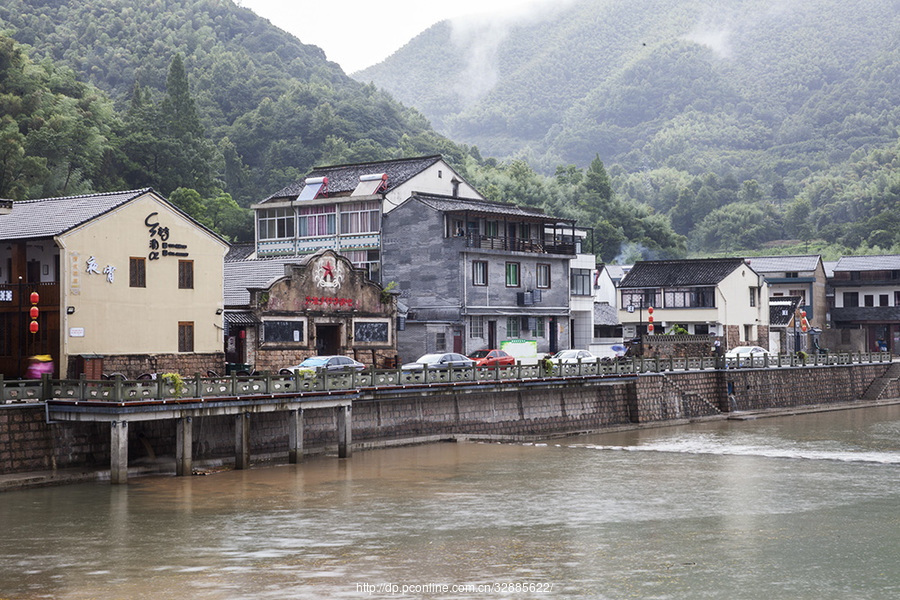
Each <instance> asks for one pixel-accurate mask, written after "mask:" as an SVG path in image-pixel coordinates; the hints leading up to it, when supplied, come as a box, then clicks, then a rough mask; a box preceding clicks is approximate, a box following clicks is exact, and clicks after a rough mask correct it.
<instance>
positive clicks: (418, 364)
mask: <svg viewBox="0 0 900 600" xmlns="http://www.w3.org/2000/svg"><path fill="white" fill-rule="evenodd" d="M474 364H475V361H474V360H472V359H471V358H469V357H468V356H463V355H462V354H457V353H456V352H439V353H436V354H425V355H423V356H420V357H419V358H418V359H417V360H416V361H415V362H411V363H406V364H405V365H403V366H402V367H401V368H402V369H406V370H410V369H423V368H425V366H427V367H428V368H429V369H438V368H449V367H471V366H473V365H474Z"/></svg>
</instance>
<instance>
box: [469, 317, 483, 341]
mask: <svg viewBox="0 0 900 600" xmlns="http://www.w3.org/2000/svg"><path fill="white" fill-rule="evenodd" d="M469 337H470V338H483V337H484V317H483V316H481V315H477V316H471V317H469Z"/></svg>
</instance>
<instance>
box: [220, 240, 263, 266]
mask: <svg viewBox="0 0 900 600" xmlns="http://www.w3.org/2000/svg"><path fill="white" fill-rule="evenodd" d="M255 251H256V244H254V243H252V242H250V243H243V244H232V245H231V248H229V249H228V254H226V255H225V262H234V261H237V260H247V259H248V258H250V257H251V256H252V255H253V253H254V252H255Z"/></svg>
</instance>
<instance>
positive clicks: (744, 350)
mask: <svg viewBox="0 0 900 600" xmlns="http://www.w3.org/2000/svg"><path fill="white" fill-rule="evenodd" d="M767 356H768V357H772V356H774V354H773V353H772V352H769V351H768V350H766V349H765V348H763V347H762V346H735V347H734V348H732V349H731V350H729V351H728V352H726V353H725V358H729V359H733V360H737V363H738V366H741V367H751V366H754V365H757V366H762V365H763V364H765V360H766V357H767Z"/></svg>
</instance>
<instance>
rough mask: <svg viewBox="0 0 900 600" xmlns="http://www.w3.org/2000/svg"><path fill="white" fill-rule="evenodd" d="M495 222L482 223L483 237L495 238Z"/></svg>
mask: <svg viewBox="0 0 900 600" xmlns="http://www.w3.org/2000/svg"><path fill="white" fill-rule="evenodd" d="M497 231H498V227H497V221H485V222H484V237H493V238H495V237H497Z"/></svg>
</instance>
